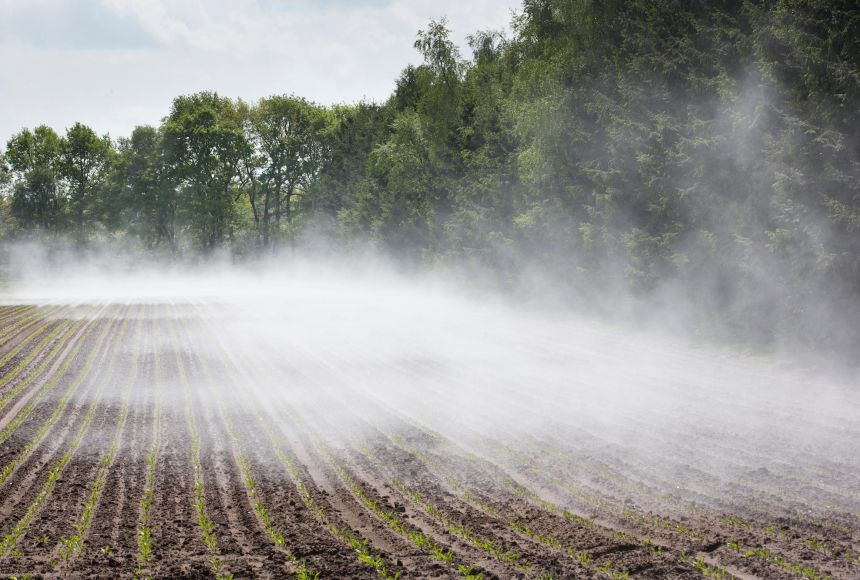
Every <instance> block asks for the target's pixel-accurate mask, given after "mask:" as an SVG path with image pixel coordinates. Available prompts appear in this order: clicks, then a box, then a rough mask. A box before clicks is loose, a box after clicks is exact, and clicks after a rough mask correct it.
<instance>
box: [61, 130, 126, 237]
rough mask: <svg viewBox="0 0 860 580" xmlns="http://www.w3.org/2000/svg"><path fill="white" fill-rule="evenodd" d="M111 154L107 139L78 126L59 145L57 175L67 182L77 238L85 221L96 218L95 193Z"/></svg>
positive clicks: (103, 176)
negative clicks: (88, 218)
mask: <svg viewBox="0 0 860 580" xmlns="http://www.w3.org/2000/svg"><path fill="white" fill-rule="evenodd" d="M112 153H113V144H112V143H111V140H110V137H108V136H107V135H105V136H104V137H99V136H98V135H96V133H95V131H93V130H92V129H91V128H90V127H87V126H86V125H82V124H81V123H75V124H74V125H73V126H72V127H71V128H70V129H68V130H67V131H66V136H65V138H64V139H62V140H61V142H60V162H59V175H60V177H61V178H63V179H65V180H66V181H67V182H68V185H69V207H70V210H71V212H72V216H73V219H74V223H75V226H76V228H77V230H78V234H79V235H82V234H83V229H84V222H85V218H87V217H92V218H97V217H98V213H99V209H100V208H98V205H99V202H100V200H99V199H98V196H97V193H98V190H99V187H100V185H101V183H102V180H103V179H104V178H105V177H106V174H107V171H108V168H109V164H110V159H111V155H112ZM89 214H95V215H92V216H91V215H89ZM87 221H90V223H93V222H94V221H96V220H95V219H92V220H87Z"/></svg>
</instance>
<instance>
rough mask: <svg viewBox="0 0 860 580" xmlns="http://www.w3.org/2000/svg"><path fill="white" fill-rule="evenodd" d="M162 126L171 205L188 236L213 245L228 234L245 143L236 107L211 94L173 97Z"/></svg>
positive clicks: (232, 222)
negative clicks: (174, 194) (173, 197)
mask: <svg viewBox="0 0 860 580" xmlns="http://www.w3.org/2000/svg"><path fill="white" fill-rule="evenodd" d="M163 130H164V149H165V159H166V161H167V163H168V165H169V168H170V171H169V175H170V176H171V178H172V179H176V181H177V184H178V186H179V200H178V208H177V209H178V210H179V212H180V213H181V217H182V218H183V220H184V223H185V224H186V225H187V226H188V229H189V231H190V233H191V235H192V237H193V238H194V240H196V241H197V243H198V244H199V245H200V246H202V247H203V248H206V249H212V248H215V247H216V246H218V245H220V244H221V243H222V242H224V241H225V240H226V239H227V238H228V237H230V236H232V234H233V225H234V221H235V219H236V208H235V201H234V191H233V190H234V186H235V185H236V181H237V179H238V176H239V169H240V164H241V161H242V159H243V156H244V154H245V151H246V150H247V146H248V145H247V142H246V140H245V135H244V132H243V130H242V122H241V116H240V113H239V110H238V109H237V107H236V105H235V104H234V103H233V102H232V101H231V100H230V99H227V98H224V97H219V96H218V94H217V93H211V92H201V93H196V94H194V95H190V96H182V97H178V98H176V99H175V100H174V101H173V107H172V108H171V111H170V115H169V116H168V117H167V119H166V120H165V122H164V129H163Z"/></svg>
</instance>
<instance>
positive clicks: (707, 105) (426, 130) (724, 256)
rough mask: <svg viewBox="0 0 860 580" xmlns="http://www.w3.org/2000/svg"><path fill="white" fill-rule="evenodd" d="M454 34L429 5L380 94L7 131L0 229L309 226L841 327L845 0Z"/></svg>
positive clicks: (720, 312) (786, 0)
mask: <svg viewBox="0 0 860 580" xmlns="http://www.w3.org/2000/svg"><path fill="white" fill-rule="evenodd" d="M468 42H469V48H470V51H471V54H470V55H468V57H464V56H463V55H462V54H460V52H459V50H458V48H457V46H456V45H455V44H454V43H453V42H452V41H451V39H450V36H449V30H448V28H447V25H446V23H445V21H444V20H442V21H433V22H431V23H430V24H429V25H428V26H427V27H426V28H425V29H424V30H422V31H420V32H419V33H418V35H417V39H416V42H415V48H416V49H417V50H418V52H419V53H420V55H421V56H422V57H423V63H422V64H420V65H418V66H408V67H406V68H405V69H404V70H403V71H402V73H401V74H400V76H399V77H398V78H397V80H396V86H395V88H394V90H393V92H392V94H391V95H390V97H389V98H388V99H387V100H385V101H384V102H381V103H368V102H361V103H356V104H354V105H348V106H333V107H322V106H319V105H316V104H314V103H311V102H308V101H306V100H304V99H302V98H300V97H295V96H274V97H270V98H268V99H263V100H261V101H259V102H258V103H256V104H250V105H249V104H247V103H245V102H243V101H241V100H231V99H228V98H225V97H222V96H219V95H216V94H214V93H198V94H195V95H190V96H182V97H179V98H177V99H176V100H175V101H174V103H173V107H172V109H171V111H170V112H169V114H168V116H167V117H165V119H164V121H163V123H162V124H161V126H159V127H157V128H153V127H138V128H136V129H135V130H134V132H133V133H132V135H131V137H129V138H120V139H117V140H115V141H112V140H111V139H108V138H106V137H99V136H98V135H96V134H95V133H94V132H93V131H92V130H91V129H89V128H87V127H86V126H84V125H79V124H78V125H75V126H73V127H72V128H70V129H68V130H67V132H66V134H65V135H64V136H58V135H57V134H56V133H54V131H52V130H51V129H50V128H48V127H38V128H36V129H35V130H33V131H29V130H24V131H22V132H20V133H18V134H17V135H15V136H13V137H12V138H11V139H10V140H9V142H8V143H7V147H6V151H5V166H6V180H7V187H6V189H7V195H6V201H5V204H6V207H5V215H7V218H6V223H7V229H8V230H9V231H28V230H33V229H38V230H39V231H44V232H52V231H65V232H70V233H72V234H73V235H75V236H77V237H79V238H80V239H82V240H85V239H90V238H93V237H111V236H121V237H131V238H135V239H139V240H141V242H142V243H143V244H144V245H145V246H146V247H152V248H158V247H166V248H170V249H171V250H172V251H182V249H183V248H200V249H213V248H216V247H219V246H223V245H227V246H229V247H230V248H232V249H233V250H234V252H238V253H253V252H255V251H258V249H260V248H268V247H271V246H274V245H277V244H278V243H279V241H283V240H284V239H290V238H293V237H295V236H297V235H300V234H301V233H302V232H307V231H311V230H313V231H322V232H324V233H325V234H326V235H328V236H329V237H331V238H332V239H334V240H336V241H337V243H339V244H340V245H342V246H344V247H348V246H350V245H351V244H353V243H356V242H358V241H361V242H362V243H365V242H368V241H369V242H370V243H372V244H374V245H376V246H377V247H378V248H380V249H382V250H384V251H385V252H387V253H389V254H392V255H395V256H398V257H401V258H404V259H408V260H417V261H419V262H422V263H430V264H436V263H460V264H463V263H466V264H475V265H480V266H481V267H482V268H485V269H487V270H490V271H493V272H496V273H498V274H499V277H500V279H514V278H517V277H518V276H522V273H523V272H531V271H541V272H549V273H551V274H552V280H553V283H554V284H557V285H559V286H560V287H563V288H568V289H570V293H571V295H576V296H578V297H582V298H583V299H584V300H592V299H593V300H595V301H598V302H599V300H600V298H601V296H602V295H604V294H607V293H608V290H609V289H618V288H624V289H625V291H627V292H629V293H632V294H633V295H643V296H655V295H660V296H663V297H664V298H665V299H666V300H671V299H672V298H671V297H672V296H673V294H672V292H674V291H675V290H677V291H678V292H680V293H681V294H683V295H684V296H685V297H686V298H688V299H692V300H693V301H694V302H695V303H696V307H697V308H696V310H697V313H696V316H699V317H700V320H699V321H698V322H697V324H699V323H701V324H703V325H712V326H721V327H728V328H731V329H732V332H735V331H737V332H741V333H746V334H750V335H752V334H756V333H759V334H761V333H764V334H766V336H761V337H759V338H761V339H764V340H770V339H772V338H774V337H776V336H779V335H780V333H781V332H782V331H783V330H786V329H789V328H792V329H795V330H797V329H801V331H802V334H803V335H804V336H805V337H806V339H807V340H809V341H812V342H814V341H821V340H830V339H834V332H835V331H834V328H836V327H839V328H841V329H842V330H840V332H842V333H843V334H845V333H847V334H851V333H852V332H854V335H855V336H856V331H851V330H850V329H849V330H846V329H845V328H843V326H844V325H840V324H839V323H838V322H835V321H834V320H833V316H832V315H833V312H831V306H833V305H834V304H838V305H839V308H838V309H837V312H840V313H841V316H840V318H846V317H847V318H848V319H851V320H856V319H857V316H856V315H855V314H854V313H856V311H857V310H858V309H857V308H856V300H857V297H858V295H860V236H858V230H860V98H858V97H860V10H858V8H857V7H856V3H854V2H851V1H849V0H769V1H763V0H717V1H709V2H705V1H695V2H686V1H681V0H625V1H622V0H602V1H596V0H524V2H523V5H522V9H521V10H520V11H519V12H518V14H516V15H515V16H514V17H513V20H512V23H511V32H510V33H509V34H507V35H506V34H502V33H499V32H495V31H480V32H476V33H474V34H473V35H471V36H470V37H469V39H468ZM823 292H826V293H827V297H826V298H822V297H821V296H822V293H823ZM762 321H765V322H764V323H763V322H762Z"/></svg>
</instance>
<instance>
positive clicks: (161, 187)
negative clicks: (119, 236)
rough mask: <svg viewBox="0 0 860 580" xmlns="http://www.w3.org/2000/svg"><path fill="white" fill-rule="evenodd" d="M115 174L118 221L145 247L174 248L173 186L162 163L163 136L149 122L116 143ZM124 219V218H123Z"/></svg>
mask: <svg viewBox="0 0 860 580" xmlns="http://www.w3.org/2000/svg"><path fill="white" fill-rule="evenodd" d="M117 157H118V159H117V163H116V171H115V173H114V182H115V183H114V186H113V187H114V190H115V192H116V194H115V198H116V199H117V200H118V202H119V204H120V205H121V210H120V212H119V215H120V220H119V221H120V223H118V224H117V227H119V226H120V225H121V223H122V222H124V223H125V224H127V227H128V229H129V231H130V232H131V233H132V234H133V235H135V236H137V237H138V238H139V239H141V240H142V241H143V243H144V245H145V246H146V247H147V248H153V247H158V246H167V247H168V248H170V249H171V250H174V251H175V250H176V188H175V185H174V183H173V180H172V179H171V176H170V175H169V172H168V168H167V166H166V165H165V162H164V150H163V146H162V135H161V133H160V132H159V131H158V130H157V129H155V128H154V127H150V126H148V125H145V126H138V127H135V128H134V131H133V132H132V134H131V137H130V138H128V139H120V140H119V143H118V155H117ZM123 218H124V219H123Z"/></svg>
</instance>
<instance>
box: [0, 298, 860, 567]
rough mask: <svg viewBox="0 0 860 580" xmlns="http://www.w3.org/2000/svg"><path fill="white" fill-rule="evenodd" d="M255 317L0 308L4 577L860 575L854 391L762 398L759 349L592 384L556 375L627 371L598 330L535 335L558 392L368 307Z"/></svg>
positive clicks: (155, 309) (202, 311) (537, 355)
mask: <svg viewBox="0 0 860 580" xmlns="http://www.w3.org/2000/svg"><path fill="white" fill-rule="evenodd" d="M264 319H265V316H264V315H261V316H260V320H261V321H262V320H264ZM255 322H256V321H255V319H253V318H251V319H248V318H247V317H245V314H243V313H242V312H241V311H237V312H235V313H230V312H227V311H226V310H225V307H222V306H221V305H218V304H213V303H207V304H197V303H194V302H193V301H189V302H186V303H157V302H149V303H145V304H135V303H132V304H118V303H112V304H83V305H70V304H53V305H40V306H34V305H25V304H7V305H5V306H2V307H0V470H2V471H0V574H2V576H3V577H7V576H16V577H18V578H22V577H24V576H25V575H27V574H29V575H31V576H30V577H33V578H35V577H61V578H74V577H87V578H91V577H104V578H115V577H118V576H119V577H132V576H139V577H158V578H177V577H230V576H231V575H232V576H233V577H236V578H239V577H268V578H282V577H291V576H294V577H298V578H313V577H316V576H317V575H319V577H321V578H376V577H383V578H397V577H398V576H399V577H403V578H406V577H421V578H435V577H438V578H454V577H468V578H477V577H483V578H485V579H489V578H702V577H714V578H729V577H739V578H825V577H833V578H858V577H860V516H858V513H860V452H858V449H860V416H858V414H857V407H856V398H854V399H846V402H845V404H844V405H841V406H828V407H826V408H825V407H809V406H807V403H806V401H807V399H803V400H801V401H800V402H795V399H793V398H792V396H791V393H792V392H793V391H791V389H793V388H798V389H799V388H800V386H792V385H788V386H786V387H785V388H786V394H785V395H784V396H778V397H775V396H772V395H768V396H762V395H760V394H759V393H757V392H755V391H751V390H750V389H749V385H751V384H756V378H755V377H754V376H753V377H752V379H750V373H754V372H757V371H755V370H754V369H751V368H750V367H747V366H740V365H739V366H736V367H732V366H731V365H729V364H728V363H727V364H725V365H720V369H721V370H720V373H721V374H720V375H719V376H716V375H709V374H708V373H709V372H710V371H709V370H708V369H709V368H711V367H710V366H706V365H705V363H704V362H703V363H702V365H703V366H702V367H700V368H701V372H700V373H699V374H698V375H697V376H696V379H695V382H696V384H697V385H704V384H710V383H715V384H713V385H710V386H708V387H707V388H705V387H701V386H700V387H695V388H694V387H691V386H689V385H688V384H685V379H684V376H683V373H681V371H680V370H679V371H678V372H675V370H676V369H673V368H672V366H671V364H669V363H667V364H664V365H661V366H660V367H658V368H656V369H655V375H654V377H652V379H653V380H650V381H649V382H648V387H647V391H645V392H643V391H642V390H641V389H640V390H639V391H637V393H638V394H637V395H636V396H635V397H632V399H631V397H630V396H629V394H628V391H625V390H622V389H615V390H613V389H609V390H605V389H604V390H603V391H602V394H601V395H600V396H599V397H596V398H589V397H587V396H583V395H582V393H584V392H585V391H583V390H576V391H575V392H573V393H571V392H568V391H564V388H565V385H564V384H562V383H564V381H565V380H570V381H571V382H576V380H577V378H576V377H577V375H576V372H584V371H583V369H586V368H596V367H598V366H599V367H600V368H604V369H606V371H607V372H611V374H612V376H613V377H614V380H615V384H623V383H624V381H625V380H626V379H625V376H626V373H627V372H628V371H627V370H626V369H625V366H624V364H623V363H621V362H619V361H620V360H623V357H620V358H619V359H618V360H616V359H614V358H612V357H611V356H610V355H607V354H606V351H604V350H602V347H601V346H600V345H599V344H597V343H591V348H593V349H594V352H590V351H587V350H584V349H582V350H580V351H578V352H571V351H570V349H565V347H564V345H558V344H557V343H556V342H554V341H550V340H549V339H548V338H547V337H543V336H540V335H539V334H534V335H531V336H529V337H528V338H529V340H528V341H527V342H528V344H529V345H530V346H529V349H531V350H530V353H531V354H530V355H529V356H530V357H531V360H539V361H543V362H541V363H540V364H542V365H544V366H546V367H553V368H557V369H558V370H559V372H558V373H555V374H553V377H554V380H555V381H556V382H558V383H559V384H555V385H552V388H551V389H550V388H549V387H546V385H545V383H546V382H547V380H546V378H545V377H533V376H529V375H528V373H526V372H523V373H522V376H516V377H511V376H509V373H507V371H506V369H505V368H498V369H495V368H489V367H487V365H488V364H489V363H486V361H484V360H483V359H481V360H470V361H469V362H468V364H467V363H465V362H463V361H458V360H456V359H452V360H439V358H438V357H434V356H430V355H432V354H433V353H432V352H430V353H428V354H427V356H420V353H418V354H415V353H413V354H412V355H409V356H402V353H399V352H398V353H393V352H389V351H388V350H386V347H385V345H381V346H380V345H378V344H375V342H374V337H375V336H376V334H375V333H376V332H380V329H373V328H371V329H366V330H356V329H355V328H352V327H350V320H349V319H339V320H337V321H336V323H335V322H334V321H332V322H329V323H323V324H321V326H318V327H314V328H313V329H304V332H305V334H306V335H310V336H309V340H305V336H303V335H302V333H298V334H296V335H289V333H287V334H285V335H277V336H269V335H266V334H264V333H259V335H257V334H255ZM227 327H230V328H232V331H231V332H223V331H222V328H227ZM339 328H340V329H339ZM425 330H426V329H425ZM521 331H523V329H514V330H512V332H518V333H521ZM416 332H420V330H416ZM523 332H528V330H527V329H526V330H524V331H523ZM600 336H603V337H604V338H606V335H605V334H601V335H600ZM235 337H242V342H241V344H238V343H237V342H236V341H235V340H233V339H234V338H235ZM362 337H363V338H362ZM486 339H487V341H489V342H494V343H498V342H499V340H500V339H499V338H498V337H492V336H488V337H486ZM327 340H332V341H335V342H336V343H337V345H338V346H337V348H334V349H332V350H330V351H328V350H326V349H325V348H324V347H319V345H325V344H326V341H327ZM404 340H406V339H405V338H404ZM428 340H436V339H435V338H434V337H430V338H429V339H428ZM460 340H472V339H471V337H466V338H462V337H461V338H460ZM606 340H609V339H608V338H607V339H606ZM518 344H521V343H519V342H518ZM452 348H453V350H452V352H456V351H457V348H456V345H455V347H452ZM500 348H501V347H500ZM418 350H420V349H418ZM637 352H638V353H639V354H640V355H642V353H643V352H644V351H643V350H642V349H639V350H637ZM349 353H351V355H354V356H351V355H349ZM601 353H603V354H601ZM646 355H647V353H646ZM646 355H642V356H646ZM475 356H478V355H475ZM512 356H515V355H512ZM661 356H662V355H661ZM661 360H671V359H666V358H664V359H661ZM466 367H467V368H466ZM464 368H466V370H463V369H464ZM684 368H685V369H687V368H689V365H686V366H685V367H684ZM756 368H757V367H756ZM566 369H567V370H566ZM577 369H578V370H577ZM629 372H630V373H634V372H635V371H634V370H630V371H629ZM685 372H686V371H685ZM761 372H764V371H761ZM470 373H471V375H470ZM502 374H506V375H507V376H499V377H498V380H495V379H494V377H496V376H497V375H502ZM640 374H641V373H640ZM741 375H743V376H745V377H746V379H745V381H744V383H743V384H744V385H745V386H744V387H743V388H741V387H738V388H732V387H727V386H725V385H726V383H725V382H724V381H725V380H727V378H728V379H730V378H731V377H732V376H741ZM452 376H456V378H457V380H456V381H451V380H449V379H450V378H451V377H452ZM469 376H474V388H471V389H466V388H464V387H463V385H465V384H468V378H469ZM636 380H641V376H639V377H638V378H637V379H636ZM762 381H763V382H764V381H765V379H764V378H763V379H762ZM802 382H803V381H802V380H800V381H799V383H802ZM376 383H379V384H380V385H382V383H384V385H382V386H380V388H378V389H377V388H376ZM716 383H719V384H716ZM383 386H384V388H383ZM801 386H802V385H801ZM542 389H543V390H542ZM561 392H564V393H566V394H565V395H564V396H561V395H558V396H557V397H556V396H554V395H552V393H561ZM769 392H772V391H769ZM804 392H808V391H804ZM639 397H641V398H642V401H643V403H642V404H643V405H644V404H645V401H647V406H648V412H647V413H638V412H637V411H636V409H637V408H638V407H637V405H638V403H637V401H638V398H639ZM554 408H556V409H565V410H566V411H565V412H564V413H558V414H553V413H552V412H551V411H552V409H554ZM716 408H719V413H713V414H712V413H710V412H709V409H716ZM827 409H832V411H830V410H827Z"/></svg>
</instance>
